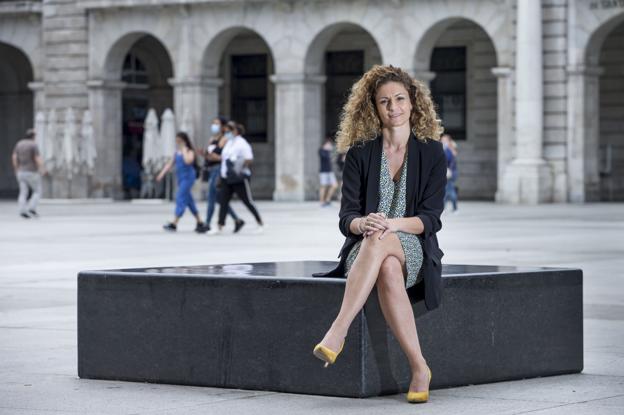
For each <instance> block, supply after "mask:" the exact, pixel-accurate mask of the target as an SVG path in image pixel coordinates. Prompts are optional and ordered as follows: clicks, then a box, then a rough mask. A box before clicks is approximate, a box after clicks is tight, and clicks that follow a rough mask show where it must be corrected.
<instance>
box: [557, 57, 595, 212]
mask: <svg viewBox="0 0 624 415" xmlns="http://www.w3.org/2000/svg"><path fill="white" fill-rule="evenodd" d="M566 69H567V73H568V86H567V88H568V122H567V124H568V136H567V146H566V148H567V163H566V164H567V175H568V201H569V202H573V203H584V202H588V201H593V200H600V175H599V155H598V148H599V141H600V137H599V134H600V131H599V129H600V126H599V115H600V99H599V98H600V97H599V94H600V75H601V74H602V72H603V70H602V68H600V67H597V66H583V65H575V66H568V67H567V68H566Z"/></svg>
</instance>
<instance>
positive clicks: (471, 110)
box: [414, 18, 513, 200]
mask: <svg viewBox="0 0 624 415" xmlns="http://www.w3.org/2000/svg"><path fill="white" fill-rule="evenodd" d="M496 66H497V53H496V49H495V45H494V43H493V42H492V40H491V38H490V37H489V36H488V34H487V33H486V32H485V30H484V29H483V28H482V27H481V26H480V25H478V24H477V23H475V22H474V21H471V20H468V19H464V18H450V19H446V20H443V21H441V22H438V23H436V24H434V25H433V26H432V27H431V28H430V29H429V30H427V31H426V32H425V34H424V36H423V37H422V38H421V41H420V43H419V44H418V46H417V49H416V53H415V58H414V68H415V69H416V70H415V72H416V74H415V75H416V77H417V78H420V79H421V80H422V81H425V82H427V81H429V84H430V88H431V93H432V96H433V99H434V101H435V103H436V105H437V108H438V113H439V115H440V118H441V120H442V124H443V126H444V129H445V132H446V133H448V134H450V135H451V136H452V137H453V139H454V140H455V141H456V143H457V145H458V151H459V154H458V169H459V178H458V182H457V185H458V188H459V191H460V193H461V197H462V198H465V199H482V200H494V198H495V194H496V191H497V189H498V188H499V186H500V185H499V183H498V182H499V178H500V177H501V176H502V174H501V173H502V171H501V168H502V167H503V165H501V164H503V163H504V162H503V160H505V159H506V158H507V159H508V158H510V157H511V154H510V152H511V150H510V149H511V148H512V145H513V143H512V142H511V137H510V134H509V133H508V131H501V130H510V126H509V125H507V126H505V127H501V126H500V125H499V123H498V116H499V108H498V106H499V96H498V95H499V93H500V92H499V88H498V85H497V79H496V77H495V76H494V74H493V72H492V69H494V68H495V67H496ZM510 109H511V108H508V110H510ZM501 150H502V151H501Z"/></svg>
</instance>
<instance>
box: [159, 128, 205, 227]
mask: <svg viewBox="0 0 624 415" xmlns="http://www.w3.org/2000/svg"><path fill="white" fill-rule="evenodd" d="M175 140H176V147H177V151H176V152H175V154H174V155H173V157H172V158H171V159H169V161H167V163H166V164H165V166H164V167H163V169H162V170H161V171H160V173H158V176H156V181H158V182H159V181H161V180H162V179H163V177H165V174H167V172H168V171H169V170H171V168H172V167H173V165H174V164H175V169H176V178H177V180H178V190H177V192H176V206H175V216H174V218H173V221H171V222H169V223H167V224H166V225H164V226H163V228H164V229H165V230H166V231H170V232H175V231H176V230H177V228H178V221H179V220H180V218H181V217H182V215H183V214H184V211H185V210H186V208H187V207H188V208H189V210H190V211H191V213H192V214H193V216H195V219H196V221H197V225H196V226H195V232H201V231H202V230H203V229H204V224H203V223H202V221H201V217H200V216H199V212H198V211H197V207H196V206H195V201H194V200H193V195H192V194H191V189H192V188H193V184H194V183H195V179H196V177H197V169H198V167H197V162H196V158H195V150H194V149H193V144H191V140H190V138H189V136H188V135H187V134H186V133H184V132H179V133H178V134H176V138H175Z"/></svg>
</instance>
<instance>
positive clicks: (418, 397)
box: [407, 369, 431, 403]
mask: <svg viewBox="0 0 624 415" xmlns="http://www.w3.org/2000/svg"><path fill="white" fill-rule="evenodd" d="M429 384H431V369H429ZM428 400H429V387H427V390H426V391H424V392H412V391H408V392H407V402H409V403H424V402H427V401H428Z"/></svg>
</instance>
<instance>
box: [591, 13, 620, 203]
mask: <svg viewBox="0 0 624 415" xmlns="http://www.w3.org/2000/svg"><path fill="white" fill-rule="evenodd" d="M598 66H599V68H600V79H599V85H598V89H599V92H598V95H599V99H598V140H597V143H596V144H597V145H598V174H599V180H600V185H599V189H598V192H599V194H598V195H597V199H599V200H601V201H624V21H622V22H620V23H619V24H618V25H617V26H616V27H615V28H613V29H611V31H610V32H609V33H608V34H607V36H606V38H605V39H604V42H603V43H602V46H601V48H600V50H599V57H598Z"/></svg>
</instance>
